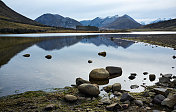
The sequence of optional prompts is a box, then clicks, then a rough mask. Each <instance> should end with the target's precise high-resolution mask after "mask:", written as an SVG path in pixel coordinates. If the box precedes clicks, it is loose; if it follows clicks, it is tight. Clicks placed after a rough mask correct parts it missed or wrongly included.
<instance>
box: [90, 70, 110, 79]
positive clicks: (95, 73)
mask: <svg viewBox="0 0 176 112" xmlns="http://www.w3.org/2000/svg"><path fill="white" fill-rule="evenodd" d="M108 77H109V72H108V71H107V70H105V69H104V68H98V69H94V70H92V71H91V72H90V74H89V78H91V79H95V80H104V79H108Z"/></svg>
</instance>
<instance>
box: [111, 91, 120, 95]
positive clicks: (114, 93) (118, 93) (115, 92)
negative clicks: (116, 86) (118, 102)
mask: <svg viewBox="0 0 176 112" xmlns="http://www.w3.org/2000/svg"><path fill="white" fill-rule="evenodd" d="M113 95H115V96H121V95H122V93H121V92H118V91H114V92H113Z"/></svg>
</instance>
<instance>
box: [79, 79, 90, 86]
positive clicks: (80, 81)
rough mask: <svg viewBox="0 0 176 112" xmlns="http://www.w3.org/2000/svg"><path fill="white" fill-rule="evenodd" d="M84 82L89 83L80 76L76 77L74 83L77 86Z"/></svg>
mask: <svg viewBox="0 0 176 112" xmlns="http://www.w3.org/2000/svg"><path fill="white" fill-rule="evenodd" d="M84 83H90V82H89V81H87V80H84V79H82V78H76V85H77V86H79V85H81V84H84Z"/></svg>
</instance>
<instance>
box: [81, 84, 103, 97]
mask: <svg viewBox="0 0 176 112" xmlns="http://www.w3.org/2000/svg"><path fill="white" fill-rule="evenodd" d="M78 90H79V91H80V92H81V93H84V94H86V95H90V96H98V95H99V94H100V91H99V88H98V85H96V84H81V85H80V86H78Z"/></svg>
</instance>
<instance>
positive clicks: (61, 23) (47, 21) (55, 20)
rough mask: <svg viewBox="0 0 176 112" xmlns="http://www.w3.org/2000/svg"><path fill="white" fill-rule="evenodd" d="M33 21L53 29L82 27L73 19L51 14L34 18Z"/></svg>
mask: <svg viewBox="0 0 176 112" xmlns="http://www.w3.org/2000/svg"><path fill="white" fill-rule="evenodd" d="M35 21H37V22H39V23H41V24H44V25H48V26H54V27H64V28H76V26H82V24H81V23H80V22H78V21H76V20H75V19H72V18H69V17H63V16H61V15H59V14H51V13H46V14H43V15H41V16H39V17H38V18H36V19H35Z"/></svg>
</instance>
